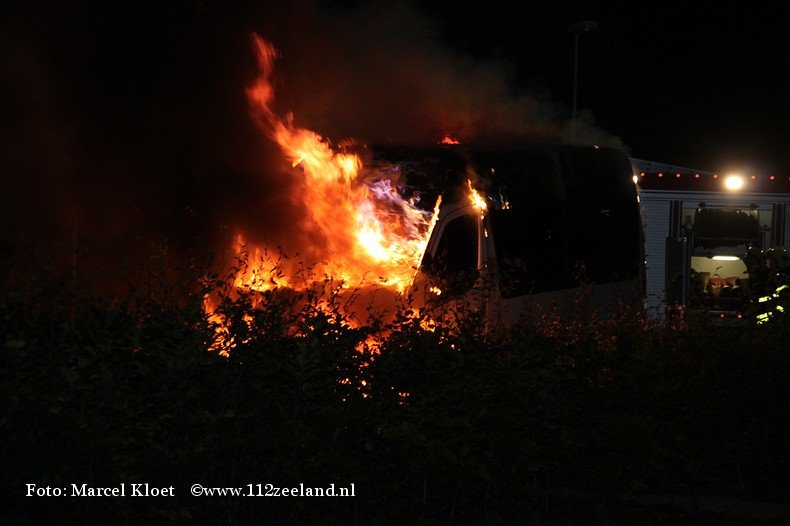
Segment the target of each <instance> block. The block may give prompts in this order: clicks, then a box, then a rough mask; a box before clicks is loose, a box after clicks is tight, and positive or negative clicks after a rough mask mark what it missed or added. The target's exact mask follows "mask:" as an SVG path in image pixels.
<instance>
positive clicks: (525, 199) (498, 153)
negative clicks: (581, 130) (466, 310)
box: [373, 145, 644, 323]
mask: <svg viewBox="0 0 790 526" xmlns="http://www.w3.org/2000/svg"><path fill="white" fill-rule="evenodd" d="M373 153H374V163H376V164H378V165H379V166H382V165H385V164H387V165H389V166H391V169H393V170H398V171H400V172H401V173H400V176H401V177H402V180H404V181H405V183H406V187H408V191H410V192H414V193H416V194H420V195H421V196H422V202H424V203H426V206H427V204H428V203H432V202H435V198H436V196H438V195H439V194H442V195H443V205H442V207H441V209H440V215H439V219H438V221H437V223H436V227H435V228H434V231H433V234H432V236H431V239H430V241H429V243H428V246H427V249H426V253H425V256H424V258H423V262H422V265H421V269H420V270H421V273H422V274H424V275H426V276H428V278H429V280H430V281H431V282H433V283H437V284H439V289H440V290H442V292H443V294H444V296H443V297H444V298H447V297H448V296H450V297H456V298H458V297H468V296H469V295H470V291H471V290H472V289H473V288H474V287H475V284H478V285H479V283H480V281H481V280H483V281H486V282H488V283H489V284H490V286H489V288H493V289H495V290H494V291H491V290H489V291H487V292H488V294H487V296H488V297H489V305H488V306H487V308H488V309H494V310H497V311H498V313H497V314H495V316H496V317H498V318H501V320H502V321H504V322H506V323H509V322H513V321H515V320H516V319H517V318H518V317H519V316H520V315H521V314H523V313H524V312H525V311H526V310H528V309H531V308H533V307H535V306H536V304H538V305H540V306H542V307H547V306H549V305H550V304H551V303H557V304H559V306H562V304H563V303H565V302H566V300H568V299H569V298H570V297H572V296H573V295H575V294H576V293H578V291H579V285H580V283H594V284H595V288H594V294H595V296H596V298H597V300H596V301H598V303H599V304H600V306H603V305H606V306H612V307H613V306H614V305H615V304H616V303H618V301H620V300H625V301H628V302H630V303H632V304H634V305H639V306H640V307H641V306H642V305H643V298H642V290H643V285H642V279H643V271H642V262H643V260H644V256H643V249H642V229H641V223H640V211H639V204H638V202H637V195H636V187H635V185H634V183H633V181H632V176H633V173H632V168H631V165H630V161H629V159H628V158H627V157H626V156H625V155H624V154H623V153H622V152H620V151H617V150H612V149H599V148H593V147H572V146H566V145H535V146H529V147H525V148H520V149H508V150H496V149H492V148H476V147H473V146H464V145H461V146H450V147H444V146H442V147H405V146H384V147H376V148H374V149H373ZM467 180H469V181H470V182H472V184H473V185H474V187H475V188H478V189H479V190H480V192H481V193H482V194H483V195H485V196H486V200H487V202H488V205H489V206H488V207H487V209H486V210H485V212H484V213H481V211H480V210H479V209H477V208H476V207H475V206H473V205H472V203H471V202H470V200H469V195H468V188H467V186H466V182H467ZM478 288H479V287H478ZM491 292H493V294H492V293H491Z"/></svg>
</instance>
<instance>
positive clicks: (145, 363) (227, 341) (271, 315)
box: [0, 273, 790, 524]
mask: <svg viewBox="0 0 790 526" xmlns="http://www.w3.org/2000/svg"><path fill="white" fill-rule="evenodd" d="M203 276H204V279H203V280H202V281H200V282H201V283H202V284H203V286H202V287H198V288H197V289H195V288H194V287H192V290H189V287H185V288H184V287H182V288H179V287H168V286H157V287H143V288H140V289H138V290H135V291H133V292H132V293H130V294H129V295H128V296H126V297H125V299H123V300H120V299H118V298H117V297H115V298H112V299H107V298H103V297H101V296H95V295H91V294H88V293H81V294H76V293H75V292H74V291H73V290H69V288H68V287H66V286H65V285H58V284H57V283H51V282H48V281H46V279H40V280H39V279H38V278H36V279H37V281H36V280H29V281H26V282H24V283H22V282H19V281H17V282H11V281H9V280H7V281H6V282H5V285H4V286H3V287H2V290H0V334H2V337H3V339H2V340H1V341H0V345H2V365H3V366H2V368H0V390H2V396H3V399H4V400H5V403H4V404H3V406H2V409H0V411H1V413H0V422H1V423H2V427H3V433H2V439H0V451H1V452H2V455H3V458H4V459H5V463H4V467H3V470H2V474H3V483H4V485H5V486H6V487H7V491H8V494H9V495H13V496H14V497H16V498H14V499H13V503H12V504H11V505H10V506H8V507H7V508H6V509H5V510H4V515H5V516H6V517H7V518H8V521H7V522H12V523H24V522H31V523H32V522H41V521H48V522H49V521H52V522H54V521H57V522H63V521H66V522H77V521H80V522H86V521H88V520H91V519H93V518H96V517H101V518H102V519H109V520H111V521H113V522H117V523H121V524H134V523H150V522H157V523H170V524H178V523H183V522H190V521H196V522H200V523H204V522H208V523H214V522H224V523H228V522H230V523H239V524H246V523H257V522H259V521H260V518H261V517H266V518H269V519H271V520H272V521H275V522H287V523H303V524H313V523H330V524H331V523H337V524H345V523H349V522H352V521H356V522H357V523H362V524H389V523H393V524H395V523H423V524H431V523H449V522H457V523H511V522H512V523H524V522H525V521H526V522H527V523H534V524H542V523H544V522H549V521H550V522H559V523H588V524H603V523H612V516H613V515H612V513H614V514H615V515H617V514H618V513H619V514H620V515H619V516H621V517H625V516H626V511H627V510H628V509H629V508H628V506H629V504H627V503H628V500H627V499H629V498H632V497H637V496H639V495H643V494H647V493H674V494H687V495H703V494H717V495H738V496H739V497H750V498H755V499H764V500H775V501H778V500H779V499H783V498H787V497H788V495H787V488H790V481H788V478H787V473H788V469H787V468H788V466H787V458H788V456H787V453H788V451H789V449H790V448H788V438H787V437H790V425H789V424H788V422H787V419H786V414H787V412H788V411H787V410H788V400H790V397H788V387H787V386H788V385H790V363H789V362H790V358H789V357H788V353H787V349H786V342H787V341H790V338H788V337H789V336H790V328H788V324H787V323H775V324H769V325H767V326H759V327H757V326H755V327H743V328H737V329H733V328H725V327H718V328H715V329H714V328H711V327H707V326H697V325H692V326H690V327H686V328H684V329H682V330H681V329H676V328H671V327H661V326H650V325H649V324H648V323H647V322H646V320H645V319H644V318H643V317H641V315H639V313H629V312H621V313H618V314H617V315H613V316H611V317H608V318H600V319H598V318H596V317H587V318H585V319H578V318H577V319H570V320H565V321H560V320H558V319H550V318H547V319H544V320H543V323H539V324H524V325H521V326H517V327H514V328H512V329H510V330H508V331H506V332H503V333H502V334H497V335H496V337H494V336H493V335H491V334H486V333H485V331H484V327H485V323H483V320H481V319H480V318H479V315H477V314H476V313H474V312H464V311H463V310H461V311H459V309H458V308H456V309H455V310H454V311H453V312H452V313H449V312H445V311H442V308H441V307H437V308H436V309H434V310H432V309H423V310H422V311H419V312H418V311H417V310H416V309H414V308H413V306H412V305H410V301H409V298H401V302H400V304H399V306H398V307H397V308H395V309H394V310H393V311H392V312H390V313H389V314H390V315H389V316H388V317H386V318H385V317H382V316H381V315H379V314H376V313H374V312H373V311H372V310H371V311H370V312H371V317H370V319H368V320H367V322H366V323H365V324H362V323H359V320H357V319H355V318H354V317H353V316H351V315H350V314H349V310H348V308H347V301H348V299H349V298H348V297H347V293H345V292H343V291H342V290H341V289H339V288H338V287H337V284H335V283H333V282H332V281H331V280H326V281H324V282H321V283H319V284H317V286H316V287H314V288H309V289H307V290H305V291H303V292H294V291H285V290H280V289H274V290H271V291H267V292H254V291H251V290H247V291H230V290H229V289H228V288H227V286H226V285H225V283H227V281H226V280H224V279H218V277H217V276H216V275H212V274H210V273H203ZM36 283H37V284H36ZM44 283H46V285H44ZM190 283H192V284H194V283H198V280H194V281H191V282H190ZM207 294H208V295H213V297H214V298H215V300H216V305H217V306H216V309H215V313H216V314H215V315H214V316H207V315H206V313H205V312H204V309H203V302H204V299H205V297H206V295H207ZM356 300H357V301H362V299H360V298H357V299H356ZM445 308H447V307H445ZM218 320H221V322H222V325H221V327H220V326H218V325H217V322H218ZM442 320H453V321H452V323H441V322H442ZM435 321H438V323H436V322H435ZM219 329H222V330H223V331H224V332H222V333H221V334H222V338H221V344H222V345H224V346H225V348H226V349H227V350H229V354H228V355H227V356H222V355H220V353H219V352H218V351H217V345H218V343H217V337H218V332H217V331H218V330H219ZM210 349H213V350H210ZM121 482H126V483H127V484H128V483H133V482H148V483H150V484H153V485H159V486H168V487H169V486H174V488H175V493H176V495H175V497H173V498H160V499H131V498H126V499H118V498H93V499H86V498H60V499H55V498H51V499H49V500H46V501H45V502H46V505H41V502H42V501H39V500H36V499H31V498H24V497H23V495H24V493H25V488H26V486H25V484H28V483H36V484H39V485H43V486H46V485H50V486H54V487H64V486H69V485H70V484H71V483H77V484H82V483H87V484H88V485H89V486H115V485H118V484H120V483H121ZM352 482H353V483H354V484H355V488H356V495H357V497H355V498H354V499H329V498H324V499H306V498H295V499H294V498H291V499H285V498H280V499H272V498H247V499H243V498H231V497H225V498H222V497H211V498H209V497H204V498H197V497H192V496H190V495H189V491H188V490H189V487H190V485H191V484H194V483H201V484H203V485H205V486H219V487H229V486H238V487H244V486H246V485H247V484H257V483H261V484H266V483H272V484H275V485H277V486H283V487H293V486H298V485H299V483H304V484H305V485H312V486H327V485H329V484H330V483H335V484H336V485H337V486H345V485H348V484H350V483H352ZM623 520H625V519H623ZM614 522H615V523H616V522H617V521H614Z"/></svg>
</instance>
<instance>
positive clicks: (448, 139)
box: [439, 135, 461, 144]
mask: <svg viewBox="0 0 790 526" xmlns="http://www.w3.org/2000/svg"><path fill="white" fill-rule="evenodd" d="M439 144H461V141H459V140H458V139H456V138H455V137H453V136H452V135H445V136H444V137H443V138H442V140H441V141H439Z"/></svg>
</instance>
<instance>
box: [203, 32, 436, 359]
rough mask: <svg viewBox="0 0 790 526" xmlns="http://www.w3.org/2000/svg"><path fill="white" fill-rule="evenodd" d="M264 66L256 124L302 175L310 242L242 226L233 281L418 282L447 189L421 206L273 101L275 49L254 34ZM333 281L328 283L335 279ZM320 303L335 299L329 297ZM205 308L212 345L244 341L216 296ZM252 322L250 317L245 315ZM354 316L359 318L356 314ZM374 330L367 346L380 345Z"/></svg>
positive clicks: (295, 190)
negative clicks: (281, 247) (282, 242)
mask: <svg viewBox="0 0 790 526" xmlns="http://www.w3.org/2000/svg"><path fill="white" fill-rule="evenodd" d="M252 44H253V48H254V50H255V52H256V55H257V59H258V66H259V75H258V77H257V79H256V80H255V82H254V83H253V84H252V85H251V86H249V87H248V88H247V97H248V100H249V103H250V107H251V113H252V116H253V117H254V119H255V120H256V122H257V124H258V125H259V126H260V127H261V129H263V130H264V132H265V133H266V134H267V135H268V137H269V138H270V139H272V140H273V141H274V142H275V143H276V144H277V145H278V146H279V147H280V150H281V151H282V154H283V157H284V160H285V161H287V164H285V163H284V168H285V167H287V166H288V165H290V168H286V169H289V170H291V171H292V172H291V174H292V176H293V178H294V184H293V185H292V190H291V194H292V195H289V196H283V197H288V198H290V199H291V201H292V202H301V203H303V204H304V213H303V214H302V218H301V220H300V221H299V224H298V225H297V226H298V230H299V232H298V234H295V235H300V237H301V240H302V241H301V242H298V243H296V245H297V246H295V247H293V246H292V247H291V248H292V249H293V248H295V249H297V250H298V252H299V255H300V258H301V260H300V261H298V262H297V261H294V260H291V259H288V258H287V255H284V254H281V255H280V256H285V257H279V258H278V257H273V256H277V255H272V254H270V253H269V252H268V251H267V250H266V248H264V247H260V246H256V245H254V244H250V243H249V242H248V240H247V239H246V238H245V236H244V235H243V234H242V233H238V234H237V235H236V237H235V239H234V243H233V250H234V254H235V255H236V258H237V260H238V261H239V262H240V264H239V265H238V269H237V270H236V271H235V274H234V276H233V277H232V278H231V279H230V282H229V284H231V285H232V287H234V288H235V291H236V292H237V293H238V292H242V291H245V292H266V291H272V290H275V289H282V288H287V289H291V290H297V291H307V290H311V291H316V290H323V291H324V293H327V291H328V293H329V295H330V296H331V295H333V294H334V295H336V294H338V293H339V292H340V291H343V290H345V289H351V290H350V291H349V293H350V296H352V297H353V295H354V292H353V290H355V289H358V288H365V287H373V286H375V287H383V288H386V289H389V290H390V291H391V292H392V293H395V294H396V293H402V292H404V291H405V290H406V289H407V287H409V286H410V285H411V284H412V282H413V281H414V277H415V276H416V274H417V267H418V266H419V264H420V261H421V259H422V255H423V253H424V251H425V248H426V245H427V243H428V239H429V238H430V235H431V231H432V229H433V226H434V224H435V223H436V220H437V218H438V211H439V206H440V204H441V198H439V199H438V200H437V202H436V205H435V206H434V208H433V212H431V211H427V210H424V209H422V208H420V207H418V203H419V198H418V197H413V198H409V199H407V198H405V197H404V195H403V192H402V191H401V189H400V188H399V183H400V181H395V180H392V179H391V176H389V175H387V176H385V175H384V174H382V173H379V172H377V171H376V170H374V169H372V168H369V167H365V166H363V162H362V160H361V158H360V157H359V156H358V155H356V154H355V153H353V152H351V151H348V150H349V149H348V148H336V147H333V145H332V144H331V143H330V141H329V140H327V139H325V138H324V137H322V136H320V135H319V134H317V133H315V132H313V131H311V130H308V129H305V128H300V127H298V126H296V124H295V123H294V116H293V115H292V114H290V113H289V114H287V115H286V116H284V117H283V116H281V115H279V114H278V113H277V112H275V111H274V109H273V104H274V100H275V88H274V83H273V73H274V62H275V59H276V58H277V51H276V50H275V48H274V47H273V46H272V45H271V44H270V43H268V42H266V41H265V40H263V39H261V38H260V37H258V36H257V35H252ZM389 173H390V172H388V174H389ZM327 284H329V286H328V285H327ZM321 301H322V302H324V303H319V304H318V305H317V306H318V308H321V309H324V308H325V309H326V311H327V313H328V314H329V313H330V312H331V308H330V306H329V305H328V304H326V303H325V302H326V301H328V300H326V299H322V300H321ZM204 310H205V312H206V314H207V317H208V320H209V321H210V322H211V323H212V324H214V326H215V327H216V336H215V342H214V345H213V346H212V347H211V348H212V349H213V350H217V351H220V352H221V353H223V354H227V353H228V352H229V350H230V349H232V348H233V347H235V346H236V345H237V344H238V343H239V342H234V341H232V338H230V337H229V336H228V334H229V333H228V330H227V320H223V316H222V315H220V314H218V311H217V302H216V301H214V300H213V299H212V298H210V297H207V298H206V299H205V301H204ZM243 321H244V322H249V320H243ZM342 323H344V324H346V325H352V324H353V325H356V324H357V323H358V322H357V321H356V320H355V319H354V318H353V316H352V317H349V318H348V319H344V320H343V321H342ZM379 345H380V343H379V342H378V341H377V340H376V339H375V338H369V339H368V341H366V342H363V343H362V344H361V346H360V350H361V351H362V350H367V351H368V352H373V353H375V351H376V349H377V348H378V346H379Z"/></svg>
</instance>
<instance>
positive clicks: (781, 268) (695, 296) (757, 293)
mask: <svg viewBox="0 0 790 526" xmlns="http://www.w3.org/2000/svg"><path fill="white" fill-rule="evenodd" d="M633 165H634V169H635V171H636V176H635V177H636V178H637V181H638V187H639V194H640V199H641V205H642V210H643V219H644V222H645V252H646V278H647V279H646V284H647V304H648V308H649V310H650V312H651V313H652V314H653V316H654V317H656V318H659V319H662V318H664V317H665V316H666V314H667V312H669V313H673V312H676V313H677V312H680V313H688V312H699V313H705V314H710V315H712V316H713V317H714V318H715V319H718V320H723V321H737V320H744V319H747V318H756V319H757V321H758V322H760V321H767V320H768V319H770V318H771V317H772V316H773V315H774V313H775V312H782V311H783V309H784V307H783V305H782V304H783V303H784V304H787V301H786V300H784V299H783V296H784V295H786V294H787V293H788V292H790V291H788V287H787V284H788V283H787V282H788V275H790V263H788V255H787V248H788V243H789V242H790V222H788V221H787V215H786V211H787V207H788V205H789V204H790V178H788V177H786V176H785V177H780V176H778V175H768V176H766V175H757V174H752V175H736V174H731V175H720V174H717V173H713V172H705V171H699V170H691V169H689V168H682V167H677V166H671V165H666V164H660V163H654V162H650V161H644V160H641V159H633Z"/></svg>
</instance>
